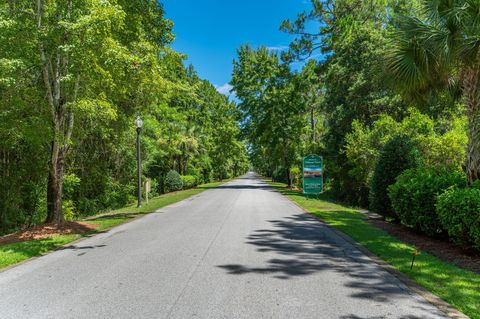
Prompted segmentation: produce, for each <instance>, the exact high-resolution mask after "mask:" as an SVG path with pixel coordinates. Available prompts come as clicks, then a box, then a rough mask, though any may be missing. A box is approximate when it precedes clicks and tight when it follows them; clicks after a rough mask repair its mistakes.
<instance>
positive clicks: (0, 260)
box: [0, 181, 225, 269]
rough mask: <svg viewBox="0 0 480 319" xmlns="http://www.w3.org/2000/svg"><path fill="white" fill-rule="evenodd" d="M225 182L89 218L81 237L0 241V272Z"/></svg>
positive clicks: (162, 196)
mask: <svg viewBox="0 0 480 319" xmlns="http://www.w3.org/2000/svg"><path fill="white" fill-rule="evenodd" d="M224 182H225V181H222V182H215V183H208V184H203V185H199V186H198V187H196V188H191V189H187V190H181V191H176V192H173V193H168V194H164V195H161V196H157V197H154V198H152V199H151V200H149V202H148V203H144V205H142V207H140V208H138V207H137V206H136V204H134V205H129V206H126V207H123V208H120V209H116V210H114V211H111V212H107V213H103V214H100V215H95V216H91V217H89V218H88V219H83V220H80V221H84V222H87V223H88V224H89V225H91V226H93V227H92V229H85V230H82V232H81V233H73V234H52V235H48V236H46V237H45V238H40V239H29V240H22V241H18V242H13V243H8V244H2V242H1V240H0V269H2V268H5V267H8V266H12V265H14V264H17V263H19V262H21V261H24V260H26V259H29V258H32V257H36V256H40V255H43V254H45V253H48V252H49V251H52V250H54V249H57V248H59V247H61V246H64V245H66V244H68V243H70V242H72V241H75V240H77V239H80V238H82V237H86V236H90V235H94V234H97V233H99V232H103V231H105V230H108V229H110V228H112V227H115V226H118V225H120V224H123V223H125V222H128V221H131V220H133V219H135V218H137V217H140V216H142V215H145V214H149V213H153V212H155V211H156V210H158V209H159V208H162V207H165V206H167V205H170V204H173V203H176V202H179V201H181V200H184V199H186V198H188V197H191V196H194V195H197V194H199V193H201V192H203V191H205V190H207V189H210V188H214V187H217V186H219V185H221V184H222V183H224Z"/></svg>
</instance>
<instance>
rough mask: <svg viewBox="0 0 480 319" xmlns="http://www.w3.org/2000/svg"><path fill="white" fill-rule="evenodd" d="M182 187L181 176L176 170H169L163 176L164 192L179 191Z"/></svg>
mask: <svg viewBox="0 0 480 319" xmlns="http://www.w3.org/2000/svg"><path fill="white" fill-rule="evenodd" d="M182 188H183V182H182V178H181V177H180V174H178V172H177V171H174V170H171V171H169V172H168V173H167V175H166V176H165V192H167V193H170V192H174V191H179V190H181V189H182Z"/></svg>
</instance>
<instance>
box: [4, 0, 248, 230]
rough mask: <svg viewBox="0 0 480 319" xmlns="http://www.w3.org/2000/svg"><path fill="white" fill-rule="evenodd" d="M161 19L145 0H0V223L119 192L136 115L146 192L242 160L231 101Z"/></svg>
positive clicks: (130, 158)
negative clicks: (191, 61) (177, 46)
mask: <svg viewBox="0 0 480 319" xmlns="http://www.w3.org/2000/svg"><path fill="white" fill-rule="evenodd" d="M173 25H174V22H173V21H171V20H168V19H166V18H165V16H164V10H163V6H162V4H161V3H160V2H158V1H154V0H135V1H132V0H118V1H102V0H75V1H71V0H70V1H56V0H55V1H27V0H16V1H1V3H0V235H3V234H8V233H11V232H14V231H17V230H19V229H25V228H29V227H32V226H35V225H38V224H42V223H44V222H47V223H58V224H61V223H62V222H63V221H69V220H76V219H80V218H83V217H87V216H91V215H93V214H96V213H97V212H99V211H107V210H111V209H116V208H119V207H123V206H125V205H127V204H128V203H131V202H132V201H133V200H134V198H135V196H136V147H135V138H136V136H135V135H136V124H135V119H136V117H137V116H140V117H141V118H142V119H143V127H142V131H141V154H142V174H143V175H142V180H143V181H146V180H147V179H148V180H150V181H151V185H152V187H151V189H152V193H151V194H150V197H154V196H157V195H160V194H163V193H166V192H169V191H172V190H178V189H182V188H183V187H184V186H185V187H186V188H189V187H194V186H195V185H198V184H202V183H209V182H213V181H217V180H222V179H225V178H229V177H232V176H237V175H241V174H242V173H244V172H245V171H246V169H248V165H249V164H248V157H247V152H246V149H245V146H244V143H243V142H242V141H241V139H240V137H239V135H240V128H239V125H238V120H239V116H238V115H239V114H238V112H237V110H236V106H235V104H234V103H233V102H231V101H229V100H228V98H227V97H226V96H224V95H222V94H220V93H218V92H217V90H216V88H215V87H214V85H212V84H211V83H209V82H208V81H206V80H203V79H201V78H199V76H198V75H197V73H196V72H195V69H194V68H193V66H191V65H186V63H185V62H184V61H185V59H186V56H185V55H184V54H182V53H181V52H176V51H175V50H173V49H172V48H171V43H172V41H173V40H174V38H175V35H174V34H173V32H172V28H173ZM169 172H170V173H169ZM169 176H170V177H171V176H174V178H175V177H178V176H181V177H180V179H181V180H179V179H178V178H177V180H176V182H177V183H176V184H172V179H170V178H169ZM167 180H168V181H167ZM171 187H173V188H171Z"/></svg>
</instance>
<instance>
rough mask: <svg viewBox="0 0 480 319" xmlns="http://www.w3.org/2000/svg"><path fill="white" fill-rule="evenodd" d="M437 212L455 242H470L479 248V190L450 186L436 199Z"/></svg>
mask: <svg viewBox="0 0 480 319" xmlns="http://www.w3.org/2000/svg"><path fill="white" fill-rule="evenodd" d="M436 206H437V214H438V217H439V219H440V222H441V223H442V225H443V227H444V228H445V229H446V230H447V231H448V235H449V236H450V238H451V239H452V240H453V241H454V242H455V243H457V244H465V243H472V244H473V245H474V246H475V247H476V248H479V249H480V190H479V189H476V188H463V189H459V188H452V189H450V190H448V191H446V192H445V193H444V194H442V195H440V196H439V197H438V199H437V205H436Z"/></svg>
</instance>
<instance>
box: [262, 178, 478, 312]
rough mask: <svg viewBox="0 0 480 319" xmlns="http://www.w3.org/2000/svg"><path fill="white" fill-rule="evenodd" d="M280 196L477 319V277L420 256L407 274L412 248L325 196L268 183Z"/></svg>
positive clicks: (442, 262) (424, 253) (426, 256)
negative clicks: (313, 197)
mask: <svg viewBox="0 0 480 319" xmlns="http://www.w3.org/2000/svg"><path fill="white" fill-rule="evenodd" d="M271 184H272V185H273V186H275V188H276V189H277V190H278V191H280V192H281V193H282V194H284V195H285V196H287V197H288V198H290V199H291V200H293V201H294V202H296V203H297V204H298V205H300V206H301V207H303V208H304V209H305V210H306V211H308V212H310V213H312V214H314V215H316V216H317V217H319V218H320V219H321V220H323V221H324V222H326V223H327V224H329V225H330V226H332V227H334V228H337V229H338V230H340V231H342V232H343V233H345V234H347V235H348V236H350V237H351V238H352V239H354V240H355V241H356V242H358V243H359V244H360V245H362V246H364V247H365V248H367V249H368V250H369V251H370V252H372V253H373V254H375V255H377V256H378V257H380V258H381V259H383V260H385V261H386V262H387V263H389V264H390V265H392V266H393V267H394V268H396V269H397V270H399V271H401V272H402V273H404V274H405V275H407V276H408V277H409V278H411V279H413V280H414V281H416V282H417V283H418V284H419V285H421V286H423V287H424V288H426V289H427V290H429V291H430V292H432V293H433V294H435V295H437V296H439V297H440V298H442V299H443V300H445V301H446V302H448V303H450V304H451V305H452V306H454V307H455V308H457V309H458V310H460V311H461V312H463V313H464V314H466V315H467V316H469V317H470V318H472V319H480V274H478V273H474V272H471V271H468V270H464V269H461V268H459V267H457V266H455V265H453V264H450V263H448V262H445V261H442V260H440V259H438V258H436V257H435V256H433V255H430V254H428V253H426V252H423V251H422V252H421V254H420V255H419V256H417V258H416V260H415V266H414V267H413V270H410V265H411V261H412V254H413V252H414V250H415V247H413V246H412V245H409V244H407V243H404V242H402V241H400V240H398V239H396V238H394V237H392V236H390V235H389V234H387V233H386V232H385V231H383V230H381V229H379V228H377V227H374V226H373V225H371V224H369V223H368V222H367V221H366V219H365V215H364V214H362V213H360V212H359V211H357V210H355V209H353V208H349V207H346V206H343V205H340V204H338V203H334V202H333V201H332V200H331V199H330V198H328V196H327V195H321V196H320V197H319V199H309V198H307V197H306V196H305V195H303V194H302V193H301V192H299V191H293V190H289V189H287V188H286V187H285V185H284V184H280V183H271Z"/></svg>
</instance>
